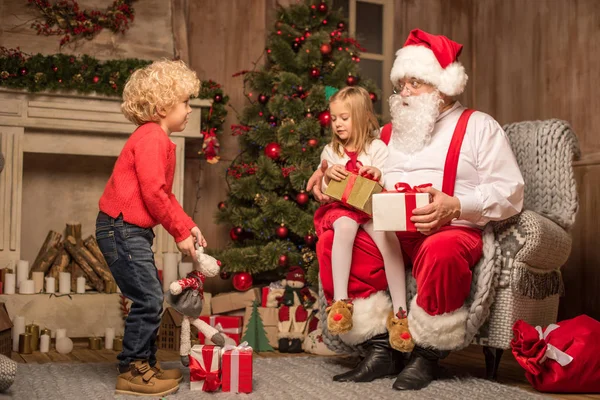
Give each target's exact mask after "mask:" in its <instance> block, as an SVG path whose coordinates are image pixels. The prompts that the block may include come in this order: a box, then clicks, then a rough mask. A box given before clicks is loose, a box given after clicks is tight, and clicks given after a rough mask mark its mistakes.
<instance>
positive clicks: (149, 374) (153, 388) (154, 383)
mask: <svg viewBox="0 0 600 400" xmlns="http://www.w3.org/2000/svg"><path fill="white" fill-rule="evenodd" d="M177 389H179V383H178V382H177V381H176V380H173V379H169V380H167V379H158V377H157V376H156V370H155V369H154V368H152V367H150V364H148V361H135V362H132V363H131V364H130V367H129V371H127V372H124V373H122V374H121V375H119V376H118V377H117V387H116V392H117V393H120V394H129V395H134V396H166V395H168V394H171V393H175V392H176V391H177Z"/></svg>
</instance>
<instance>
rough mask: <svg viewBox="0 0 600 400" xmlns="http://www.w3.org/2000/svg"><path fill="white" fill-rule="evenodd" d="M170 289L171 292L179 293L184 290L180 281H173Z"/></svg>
mask: <svg viewBox="0 0 600 400" xmlns="http://www.w3.org/2000/svg"><path fill="white" fill-rule="evenodd" d="M169 290H170V291H171V294H175V295H177V294H179V293H181V292H182V291H183V288H182V287H181V285H180V284H179V282H172V283H171V285H170V286H169Z"/></svg>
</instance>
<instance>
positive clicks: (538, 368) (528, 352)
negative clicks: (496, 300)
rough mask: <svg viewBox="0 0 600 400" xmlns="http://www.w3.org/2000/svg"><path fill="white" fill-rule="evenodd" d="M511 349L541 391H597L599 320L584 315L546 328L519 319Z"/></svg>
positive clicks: (599, 376) (599, 386)
mask: <svg viewBox="0 0 600 400" xmlns="http://www.w3.org/2000/svg"><path fill="white" fill-rule="evenodd" d="M513 333H514V338H513V340H512V342H511V347H512V352H513V354H514V356H515V358H516V359H517V362H518V363H519V364H520V365H521V366H522V367H523V368H524V369H525V376H526V377H527V380H528V381H529V383H531V385H532V386H533V387H534V388H535V389H536V390H538V391H540V392H555V393H600V340H598V338H599V337H600V322H598V321H596V320H595V319H593V318H590V317H588V316H587V315H580V316H578V317H575V318H573V319H569V320H566V321H562V322H559V323H558V324H551V325H548V327H547V328H546V329H545V330H542V328H541V327H539V326H538V327H536V328H534V327H533V326H531V325H529V324H527V323H526V322H525V321H522V320H519V321H517V322H515V324H514V325H513Z"/></svg>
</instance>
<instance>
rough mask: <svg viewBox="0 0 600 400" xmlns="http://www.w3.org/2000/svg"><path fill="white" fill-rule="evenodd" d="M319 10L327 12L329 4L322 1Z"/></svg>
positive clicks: (323, 12)
mask: <svg viewBox="0 0 600 400" xmlns="http://www.w3.org/2000/svg"><path fill="white" fill-rule="evenodd" d="M317 10H319V12H320V13H321V14H325V13H326V12H327V4H325V3H320V4H319V5H318V6H317Z"/></svg>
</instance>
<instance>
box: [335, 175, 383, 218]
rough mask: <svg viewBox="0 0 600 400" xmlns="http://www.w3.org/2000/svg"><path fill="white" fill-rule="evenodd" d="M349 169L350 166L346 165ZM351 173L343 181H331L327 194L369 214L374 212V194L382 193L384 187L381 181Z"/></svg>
mask: <svg viewBox="0 0 600 400" xmlns="http://www.w3.org/2000/svg"><path fill="white" fill-rule="evenodd" d="M346 168H347V169H348V167H346ZM349 172H350V173H349V174H348V176H346V177H345V178H344V179H343V180H341V181H334V180H333V179H332V180H331V181H329V185H328V186H327V189H326V190H325V194H326V195H328V196H330V197H332V198H334V199H336V200H339V201H341V202H342V203H344V204H347V205H350V206H352V207H354V208H356V209H358V210H361V211H363V212H365V213H367V214H369V215H371V214H372V210H373V205H372V196H373V195H374V194H376V193H380V192H381V191H382V190H383V187H382V186H381V185H380V184H379V182H377V181H374V180H372V179H369V178H368V177H364V176H360V175H358V174H357V173H356V172H352V171H349Z"/></svg>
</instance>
